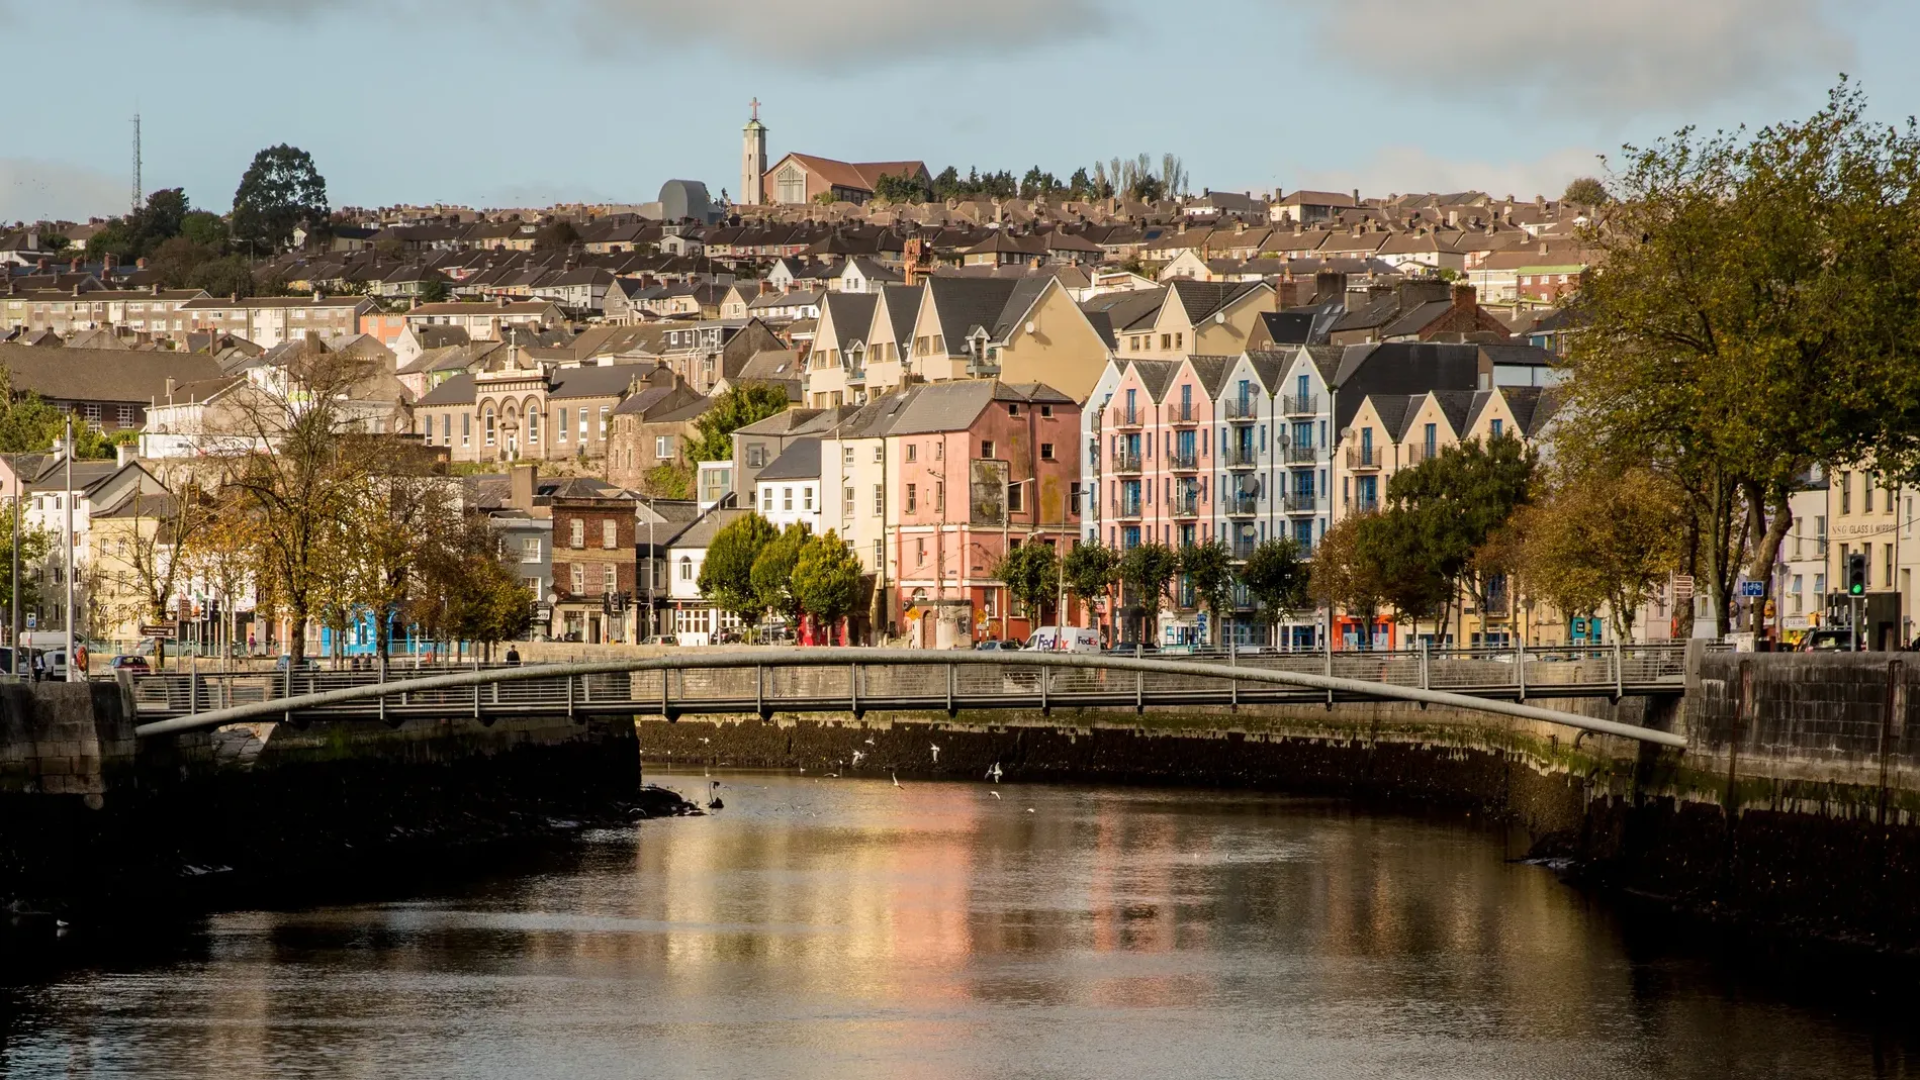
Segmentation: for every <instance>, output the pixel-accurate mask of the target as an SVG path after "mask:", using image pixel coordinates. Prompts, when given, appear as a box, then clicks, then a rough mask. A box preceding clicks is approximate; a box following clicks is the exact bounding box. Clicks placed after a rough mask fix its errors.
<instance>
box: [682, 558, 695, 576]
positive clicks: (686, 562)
mask: <svg viewBox="0 0 1920 1080" xmlns="http://www.w3.org/2000/svg"><path fill="white" fill-rule="evenodd" d="M680 580H681V581H692V580H693V557H692V556H691V555H682V556H680Z"/></svg>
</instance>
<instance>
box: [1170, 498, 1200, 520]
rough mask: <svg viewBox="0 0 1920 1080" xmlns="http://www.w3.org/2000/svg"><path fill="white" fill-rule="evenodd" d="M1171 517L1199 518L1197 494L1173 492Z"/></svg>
mask: <svg viewBox="0 0 1920 1080" xmlns="http://www.w3.org/2000/svg"><path fill="white" fill-rule="evenodd" d="M1173 516H1174V517H1176V518H1193V517H1199V516H1200V496H1199V494H1198V493H1197V492H1187V493H1185V494H1182V493H1180V492H1175V493H1174V496H1173Z"/></svg>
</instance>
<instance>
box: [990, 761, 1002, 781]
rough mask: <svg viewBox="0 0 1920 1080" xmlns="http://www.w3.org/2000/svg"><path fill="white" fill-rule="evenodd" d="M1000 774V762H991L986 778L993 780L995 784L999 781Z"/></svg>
mask: <svg viewBox="0 0 1920 1080" xmlns="http://www.w3.org/2000/svg"><path fill="white" fill-rule="evenodd" d="M1002 775H1003V774H1002V773H1001V772H1000V763H999V762H997V761H996V762H994V763H993V768H991V769H988V770H987V779H989V780H991V781H993V782H994V783H996V784H997V783H999V782H1000V777H1001V776H1002Z"/></svg>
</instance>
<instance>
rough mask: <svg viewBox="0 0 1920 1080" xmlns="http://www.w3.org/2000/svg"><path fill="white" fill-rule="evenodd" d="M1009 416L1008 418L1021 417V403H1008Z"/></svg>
mask: <svg viewBox="0 0 1920 1080" xmlns="http://www.w3.org/2000/svg"><path fill="white" fill-rule="evenodd" d="M1007 415H1008V416H1019V415H1020V403H1019V402H1017V401H1009V402H1007Z"/></svg>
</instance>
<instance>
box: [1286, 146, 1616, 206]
mask: <svg viewBox="0 0 1920 1080" xmlns="http://www.w3.org/2000/svg"><path fill="white" fill-rule="evenodd" d="M1602 171H1603V170H1602V168H1601V164H1600V161H1599V160H1598V158H1597V157H1596V156H1595V152H1594V151H1592V150H1582V149H1578V148H1572V147H1569V148H1567V149H1563V150H1555V151H1553V152H1551V153H1549V154H1546V155H1544V156H1542V157H1538V158H1534V159H1531V160H1521V161H1511V160H1508V161H1500V160H1480V161H1475V160H1470V159H1462V158H1443V157H1439V156H1437V155H1435V154H1433V153H1432V152H1430V151H1428V150H1424V149H1422V148H1420V147H1414V146H1390V147H1386V148H1383V149H1381V150H1377V151H1375V152H1374V153H1373V154H1372V155H1371V156H1369V157H1368V158H1367V159H1366V160H1365V161H1363V162H1360V163H1359V164H1357V165H1355V166H1353V167H1351V168H1347V169H1307V170H1304V171H1302V172H1301V173H1299V174H1298V176H1297V177H1296V178H1295V179H1294V180H1293V181H1291V182H1289V184H1288V185H1287V190H1289V191H1292V190H1294V189H1295V188H1307V189H1309V190H1313V191H1350V190H1352V189H1354V188H1359V189H1360V192H1361V194H1362V195H1365V196H1367V197H1369V198H1371V197H1374V196H1386V195H1392V194H1405V193H1407V192H1427V191H1433V192H1442V193H1444V192H1453V191H1484V192H1486V193H1487V194H1489V195H1492V196H1493V197H1494V198H1496V199H1498V198H1505V197H1506V196H1508V195H1512V196H1514V197H1516V198H1519V199H1522V200H1530V199H1532V198H1533V197H1534V196H1535V195H1545V196H1546V197H1547V198H1549V199H1557V198H1559V197H1560V193H1561V192H1563V191H1565V190H1566V189H1567V181H1569V180H1572V179H1574V178H1576V177H1581V176H1598V175H1600V174H1601V173H1602Z"/></svg>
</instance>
